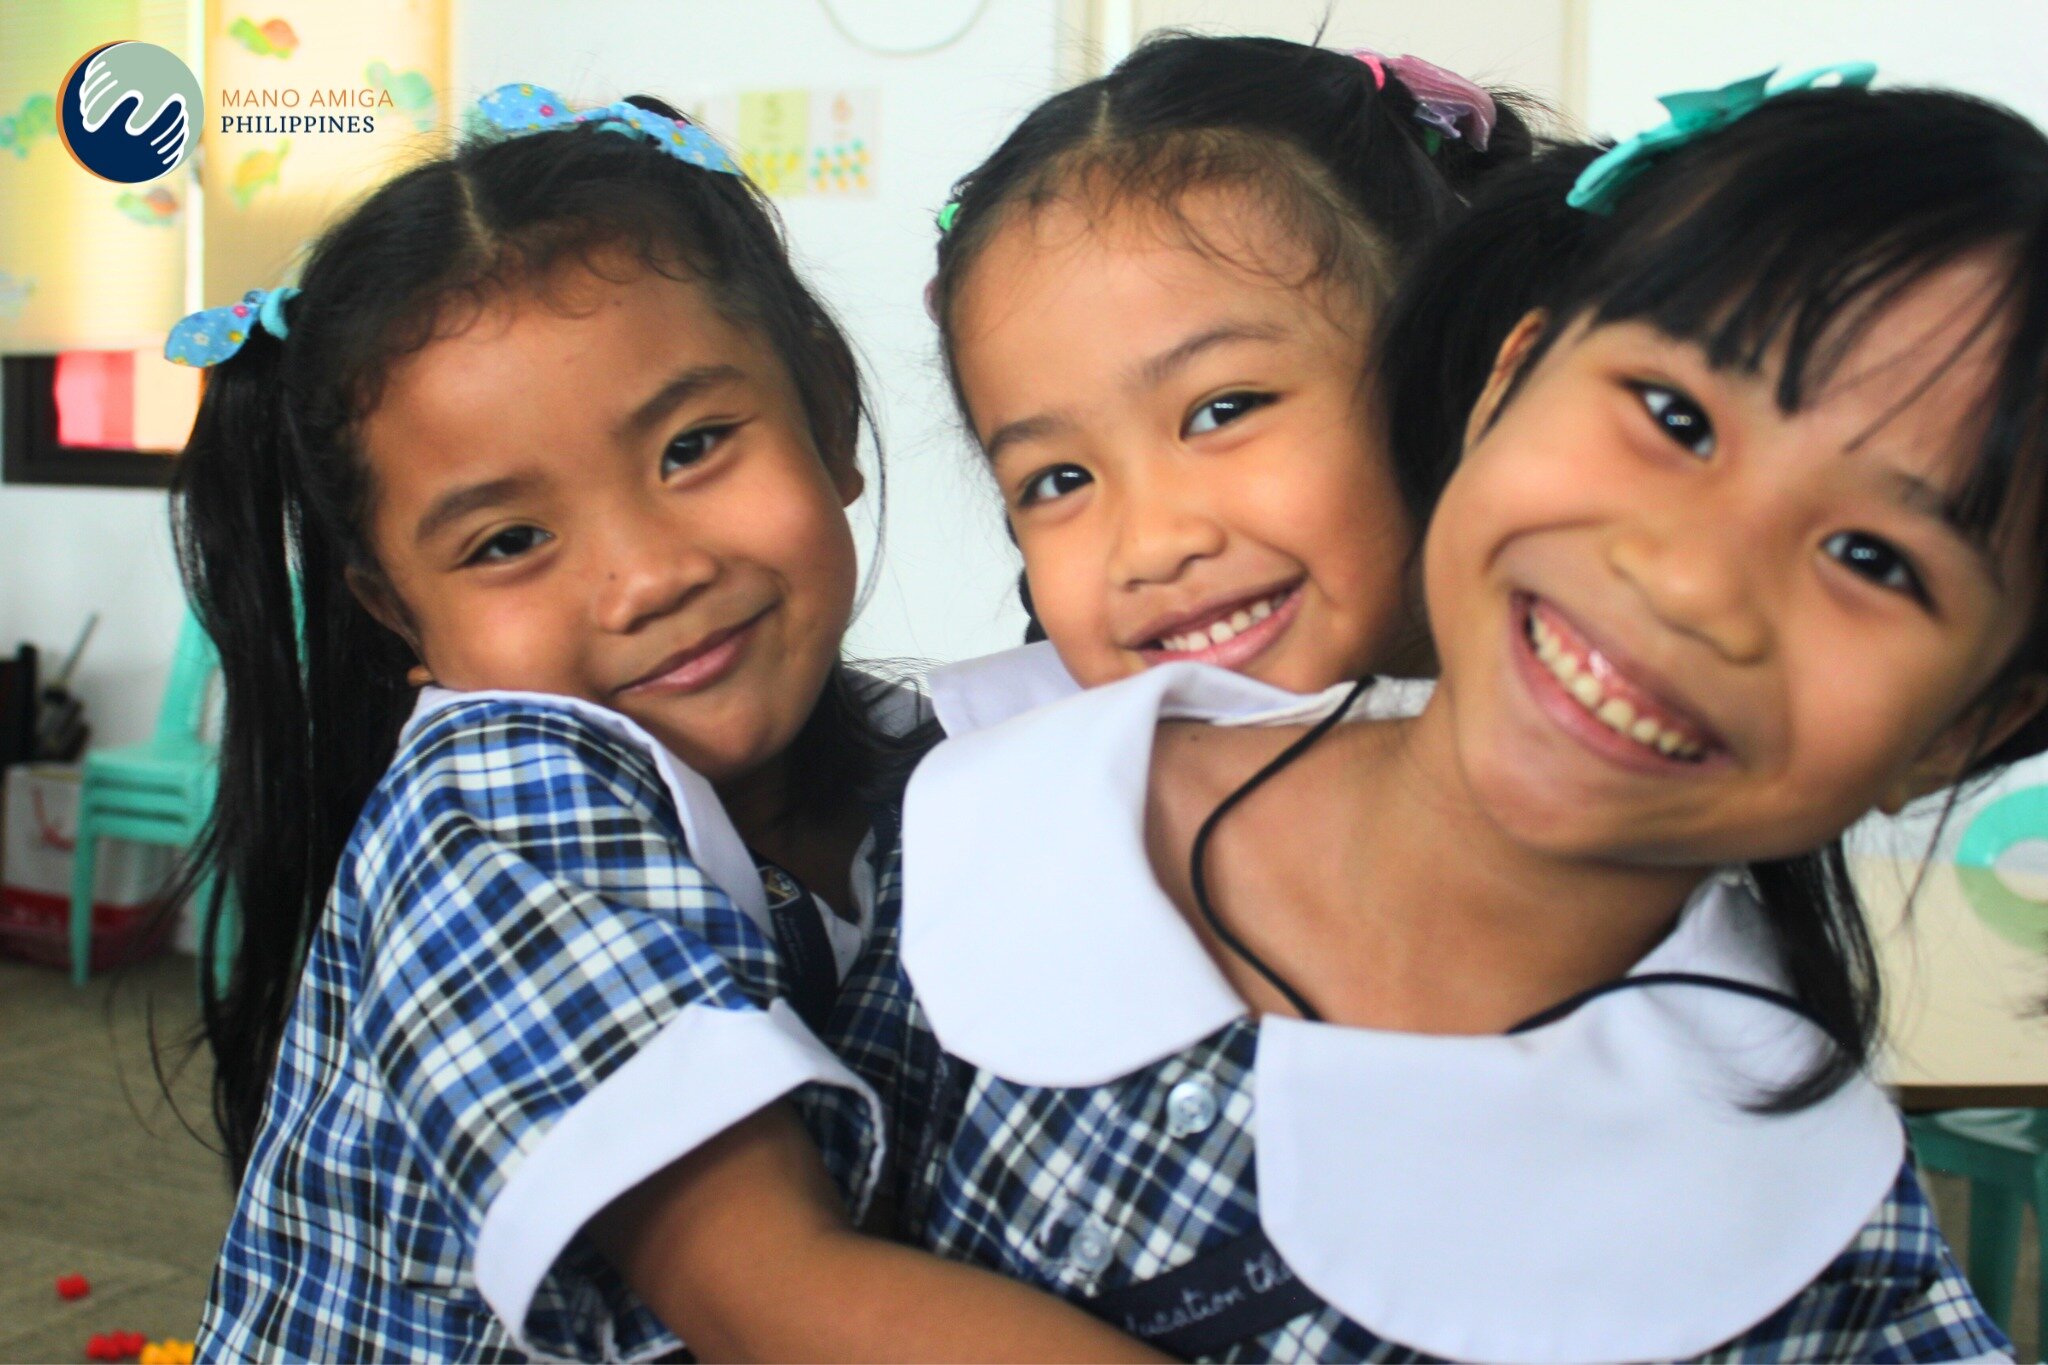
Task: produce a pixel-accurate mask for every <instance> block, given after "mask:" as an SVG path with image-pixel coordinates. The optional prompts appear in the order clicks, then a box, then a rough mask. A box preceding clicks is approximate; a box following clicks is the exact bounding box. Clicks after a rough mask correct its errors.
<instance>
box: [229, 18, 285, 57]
mask: <svg viewBox="0 0 2048 1365" xmlns="http://www.w3.org/2000/svg"><path fill="white" fill-rule="evenodd" d="M228 37H230V38H233V39H234V40H235V41H236V42H238V43H240V44H241V45H242V46H243V47H244V48H246V49H248V50H249V51H250V52H253V53H255V54H256V55H257V56H259V57H289V56H291V55H292V53H293V52H294V51H296V50H297V49H298V46H299V35H298V34H297V33H296V32H294V31H293V29H292V26H291V25H290V24H289V23H287V22H286V21H285V20H283V19H267V20H265V21H264V22H263V24H262V25H261V26H260V27H259V26H258V25H257V24H256V22H255V21H254V20H252V19H249V18H247V17H244V18H241V19H237V20H235V22H234V23H232V24H229V25H228Z"/></svg>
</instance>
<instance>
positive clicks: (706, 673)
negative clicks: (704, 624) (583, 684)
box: [619, 609, 768, 696]
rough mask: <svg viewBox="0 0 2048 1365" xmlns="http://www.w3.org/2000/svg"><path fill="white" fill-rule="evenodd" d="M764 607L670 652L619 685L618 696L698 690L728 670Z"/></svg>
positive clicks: (759, 618) (724, 674)
mask: <svg viewBox="0 0 2048 1365" xmlns="http://www.w3.org/2000/svg"><path fill="white" fill-rule="evenodd" d="M767 614H768V611H767V610H766V609H764V610H761V611H758V612H756V613H754V615H752V616H749V617H748V618H747V619H746V620H744V621H742V622H740V623H739V624H738V625H734V626H727V627H726V628H725V629H723V630H714V631H712V632H711V633H710V634H709V635H707V636H705V637H704V638H703V639H701V640H699V641H698V642H697V643H696V644H694V645H691V646H690V647H689V648H688V649H685V650H682V651H681V652H679V653H676V654H672V655H670V656H669V657H668V658H667V659H665V660H663V661H662V662H661V663H660V664H658V665H657V666H656V667H655V668H654V669H653V671H651V672H649V673H647V674H645V675H644V676H642V677H640V678H638V679H636V680H635V681H633V682H630V683H627V684H626V685H625V686H624V687H622V688H620V689H619V694H620V695H621V696H628V695H633V694H646V693H650V692H668V693H689V692H701V691H703V690H704V689H705V688H707V687H710V686H711V685H712V684H713V683H715V682H717V681H718V680H719V679H721V678H723V677H725V676H726V674H728V673H730V672H731V671H732V668H733V665H734V664H735V663H736V662H738V660H739V656H740V652H741V651H742V650H744V649H745V648H746V645H747V640H748V639H749V638H750V637H751V636H752V635H753V631H754V627H755V626H756V625H757V624H759V623H760V620H761V618H762V617H764V616H766V615H767Z"/></svg>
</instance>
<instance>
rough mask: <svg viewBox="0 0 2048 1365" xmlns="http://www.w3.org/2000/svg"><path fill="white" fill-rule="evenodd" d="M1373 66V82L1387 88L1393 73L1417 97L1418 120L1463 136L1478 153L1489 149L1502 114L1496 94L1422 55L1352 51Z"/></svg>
mask: <svg viewBox="0 0 2048 1365" xmlns="http://www.w3.org/2000/svg"><path fill="white" fill-rule="evenodd" d="M1351 55H1352V56H1354V57H1356V58H1358V60H1359V61H1361V62H1364V63H1365V64H1366V65H1367V66H1368V67H1370V68H1371V69H1372V74H1373V83H1374V85H1375V86H1376V87H1378V88H1379V89H1382V90H1384V89H1385V88H1386V84H1387V75H1388V73H1389V72H1391V73H1392V74H1393V76H1394V79H1395V80H1398V81H1399V82H1401V84H1402V86H1403V87H1405V88H1406V89H1407V91H1408V93H1409V94H1410V95H1412V96H1414V97H1415V118H1416V121H1417V122H1419V123H1422V124H1426V125H1427V126H1429V127H1431V128H1434V129H1436V131H1437V132H1439V133H1441V134H1442V135H1443V136H1445V137H1455V138H1461V139H1463V140H1464V141H1466V142H1469V143H1471V144H1472V149H1473V150H1474V151H1477V152H1483V151H1485V150H1486V144H1487V142H1488V141H1489V140H1491V139H1492V137H1493V125H1494V121H1495V119H1496V118H1497V117H1498V115H1499V110H1498V109H1497V107H1496V106H1495V105H1494V102H1493V96H1492V95H1489V94H1488V93H1486V91H1485V90H1484V89H1483V88H1481V87H1480V86H1477V85H1474V84H1473V83H1472V82H1471V81H1468V80H1466V79H1465V78H1464V77H1463V76H1460V75H1459V74H1458V73H1457V72H1455V71H1446V70H1444V69H1443V68H1442V67H1440V66H1438V65H1437V64H1436V63H1435V62H1429V61H1424V60H1423V59H1422V58H1420V57H1407V56H1402V57H1384V56H1382V55H1381V54H1380V53H1377V52H1373V51H1370V50H1364V49H1362V50H1360V51H1357V52H1354V53H1352V54H1351Z"/></svg>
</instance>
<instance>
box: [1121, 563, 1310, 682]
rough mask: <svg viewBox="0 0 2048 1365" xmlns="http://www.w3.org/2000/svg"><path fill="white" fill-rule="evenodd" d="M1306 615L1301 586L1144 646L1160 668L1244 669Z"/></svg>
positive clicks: (1221, 611)
mask: <svg viewBox="0 0 2048 1365" xmlns="http://www.w3.org/2000/svg"><path fill="white" fill-rule="evenodd" d="M1300 611H1301V583H1300V582H1299V581H1296V582H1293V583H1290V584H1288V585H1287V586H1286V587H1284V588H1279V589H1276V590H1274V591H1272V592H1269V593H1267V594H1266V595H1265V596H1263V597H1259V598H1255V599H1253V600H1251V601H1239V602H1236V603H1226V604H1225V605H1223V606H1221V607H1219V608H1217V609H1216V610H1215V611H1213V612H1211V613H1209V614H1207V615H1206V616H1203V617H1200V618H1198V619H1196V620H1195V621H1193V622H1191V623H1189V624H1187V625H1184V626H1182V627H1181V628H1179V629H1178V630H1175V631H1173V632H1171V633H1169V634H1166V635H1161V636H1159V637H1158V638H1156V639H1153V640H1150V641H1147V642H1146V643H1145V644H1143V645H1140V646H1139V647H1138V652H1139V653H1141V654H1143V655H1144V656H1145V657H1146V659H1147V660H1148V661H1149V662H1151V663H1154V664H1162V663H1181V662H1194V663H1208V664H1217V665H1219V666H1221V667H1224V668H1241V667H1243V666H1244V665H1245V664H1247V663H1249V662H1251V660H1253V659H1255V658H1257V657H1258V656H1259V655H1260V654H1263V653H1264V652H1265V651H1266V649H1267V648H1268V647H1269V646H1270V645H1272V643H1273V642H1274V641H1275V640H1277V639H1279V638H1280V636H1281V635H1282V634H1283V633H1284V632H1285V631H1286V629H1287V627H1288V626H1290V625H1292V624H1293V623H1294V618H1295V617H1296V616H1297V615H1299V614H1300Z"/></svg>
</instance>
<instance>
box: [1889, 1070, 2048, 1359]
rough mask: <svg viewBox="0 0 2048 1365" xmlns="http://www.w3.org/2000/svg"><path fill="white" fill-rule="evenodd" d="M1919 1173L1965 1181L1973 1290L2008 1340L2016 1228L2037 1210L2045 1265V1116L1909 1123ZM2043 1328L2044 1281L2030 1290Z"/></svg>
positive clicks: (2047, 1319)
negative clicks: (2030, 1211)
mask: <svg viewBox="0 0 2048 1365" xmlns="http://www.w3.org/2000/svg"><path fill="white" fill-rule="evenodd" d="M1907 1125H1908V1127H1909V1128H1911V1130H1912V1133H1913V1155H1914V1157H1915V1159H1916V1160H1918V1162H1919V1163H1920V1165H1921V1166H1923V1167H1925V1168H1926V1169H1928V1170H1930V1171H1939V1172H1941V1173H1942V1174H1943V1175H1959V1176H1962V1177H1963V1178H1964V1179H1966V1180H1968V1181H1969V1182H1970V1251H1969V1265H1968V1273H1969V1277H1970V1286H1971V1288H1973V1289H1975V1290H1976V1291H1977V1297H1978V1299H1979V1300H1981V1301H1982V1303H1983V1304H1984V1311H1985V1312H1987V1313H1989V1314H1990V1315H1991V1316H1992V1317H1993V1318H1994V1319H1996V1321H1997V1323H1998V1325H1999V1326H2000V1327H2001V1328H2003V1329H2004V1330H2005V1332H2006V1335H2008V1336H2010V1335H2011V1334H2012V1304H2013V1281H2014V1280H2015V1279H2016V1278H2017V1276H2018V1272H2019V1259H2020V1229H2021V1225H2022V1222H2023V1220H2024V1215H2025V1213H2026V1210H2027V1209H2028V1208H2029V1207H2031V1208H2032V1209H2033V1210H2034V1232H2035V1235H2036V1236H2037V1237H2040V1238H2041V1242H2042V1246H2041V1251H2042V1260H2043V1262H2044V1263H2048V1235H2043V1233H2042V1226H2041V1213H2042V1210H2044V1209H2048V1109H1952V1110H1949V1111H1948V1112H1946V1113H1941V1114H1921V1115H1916V1116H1914V1117H1913V1118H1911V1119H1908V1120H1907ZM2034 1292H2035V1294H2036V1295H2038V1296H2039V1299H2040V1304H2041V1316H2040V1318H2039V1319H2037V1321H2039V1322H2041V1323H2043V1324H2044V1325H2048V1277H2043V1278H2041V1279H2039V1280H2038V1281H2037V1282H2036V1284H2035V1285H2034Z"/></svg>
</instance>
